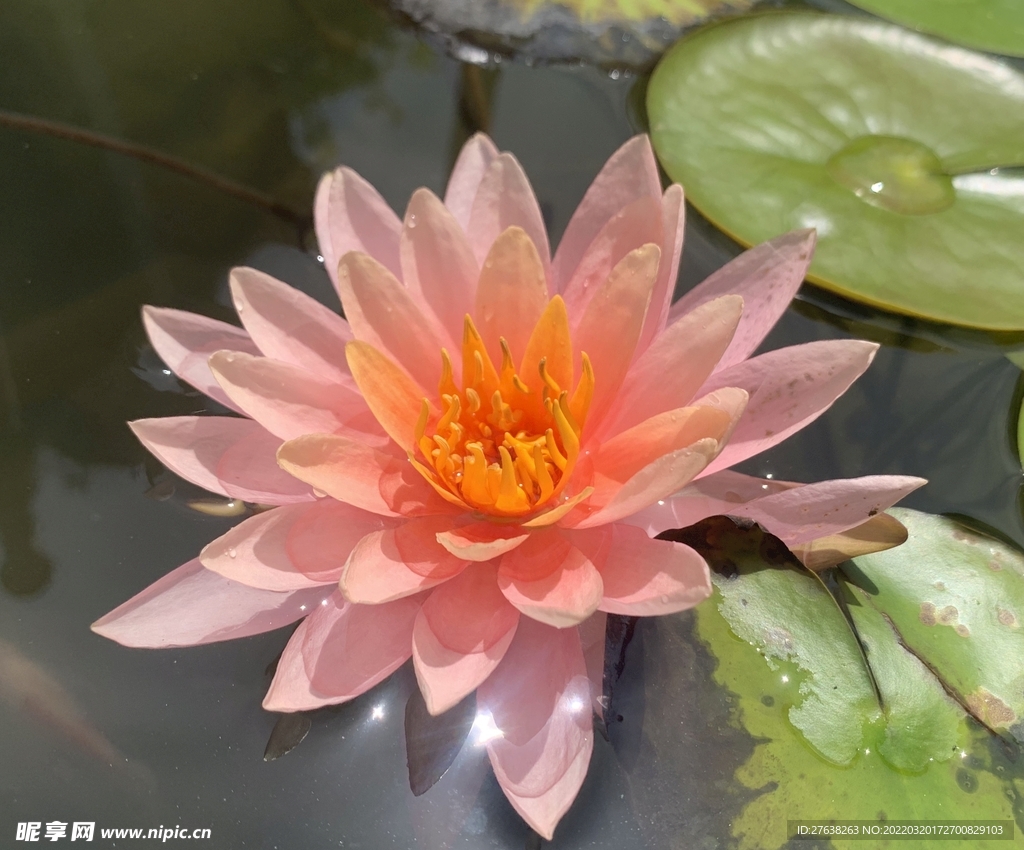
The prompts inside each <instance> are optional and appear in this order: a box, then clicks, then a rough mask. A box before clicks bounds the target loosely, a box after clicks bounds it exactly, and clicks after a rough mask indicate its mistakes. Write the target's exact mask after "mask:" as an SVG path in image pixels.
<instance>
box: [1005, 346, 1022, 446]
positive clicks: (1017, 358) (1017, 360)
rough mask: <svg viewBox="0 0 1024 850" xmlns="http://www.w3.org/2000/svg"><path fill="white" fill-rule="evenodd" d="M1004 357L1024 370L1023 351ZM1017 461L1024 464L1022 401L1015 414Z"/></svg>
mask: <svg viewBox="0 0 1024 850" xmlns="http://www.w3.org/2000/svg"><path fill="white" fill-rule="evenodd" d="M1006 356H1007V357H1008V358H1009V360H1010V362H1011V363H1013V365H1014V366H1017V367H1019V368H1020V369H1024V351H1011V352H1010V353H1009V354H1007V355H1006ZM1017 460H1019V461H1020V462H1021V464H1024V399H1022V400H1021V407H1020V410H1019V411H1018V412H1017Z"/></svg>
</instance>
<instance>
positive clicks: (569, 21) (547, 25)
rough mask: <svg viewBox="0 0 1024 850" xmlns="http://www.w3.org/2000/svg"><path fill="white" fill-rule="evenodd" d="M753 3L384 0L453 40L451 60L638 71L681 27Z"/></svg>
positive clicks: (717, 0) (741, 0)
mask: <svg viewBox="0 0 1024 850" xmlns="http://www.w3.org/2000/svg"><path fill="white" fill-rule="evenodd" d="M752 2H753V0H490V2H487V3H481V2H480V0H390V5H391V6H392V7H393V8H395V9H396V10H397V11H399V12H401V13H402V14H404V15H406V16H408V17H409V18H411V19H412V20H413V21H415V22H416V23H418V24H419V25H421V26H422V27H424V28H425V29H427V30H429V31H431V32H440V33H443V34H445V35H446V36H447V37H449V38H450V39H452V40H453V42H454V44H455V50H454V52H455V54H456V55H457V56H459V58H462V59H465V60H467V61H471V62H485V61H487V60H488V59H489V53H490V52H492V51H493V52H497V53H504V54H509V53H514V54H517V55H520V56H526V57H529V58H533V59H540V60H543V61H555V62H557V61H567V60H569V61H575V60H584V61H588V62H596V63H599V64H605V65H615V66H616V67H632V68H641V67H645V66H649V65H650V63H651V62H652V61H653V60H654V59H656V58H657V57H658V56H660V55H661V53H662V52H664V51H665V49H666V48H668V47H669V46H670V45H671V44H672V43H673V42H675V41H676V39H678V38H679V35H680V33H681V32H682V30H683V29H684V28H686V27H689V26H693V25H694V24H698V23H701V22H703V21H705V20H707V19H708V18H710V17H712V16H715V15H722V14H727V13H730V12H737V11H742V10H744V9H747V8H749V7H750V5H751V4H752Z"/></svg>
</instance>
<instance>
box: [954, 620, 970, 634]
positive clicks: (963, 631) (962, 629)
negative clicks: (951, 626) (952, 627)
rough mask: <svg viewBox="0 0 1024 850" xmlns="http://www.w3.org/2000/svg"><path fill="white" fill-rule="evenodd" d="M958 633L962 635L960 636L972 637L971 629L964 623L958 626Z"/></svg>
mask: <svg viewBox="0 0 1024 850" xmlns="http://www.w3.org/2000/svg"><path fill="white" fill-rule="evenodd" d="M956 633H957V634H958V635H960V637H970V636H971V630H970V629H969V628H967V626H965V625H964V624H963V623H960V624H959V625H958V626H957V627H956Z"/></svg>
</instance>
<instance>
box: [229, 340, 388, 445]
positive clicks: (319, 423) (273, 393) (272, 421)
mask: <svg viewBox="0 0 1024 850" xmlns="http://www.w3.org/2000/svg"><path fill="white" fill-rule="evenodd" d="M210 370H211V371H212V372H213V375H214V377H215V378H216V379H217V381H218V383H219V384H220V385H221V387H223V389H224V392H226V393H227V394H228V397H229V398H230V399H231V400H232V401H233V402H235V404H237V405H238V406H239V407H240V408H241V409H242V411H243V412H245V413H246V414H248V415H249V416H251V417H252V418H253V419H255V420H256V421H257V422H259V423H260V424H261V425H262V426H263V427H264V428H266V429H267V430H268V431H270V433H272V434H275V435H277V436H278V437H280V438H281V439H282V440H293V439H295V438H296V437H301V436H302V435H303V434H319V433H326V434H333V433H336V432H339V431H349V430H352V431H355V432H358V433H360V434H365V433H366V432H367V431H369V432H371V433H372V432H373V431H376V433H377V435H379V436H383V435H382V432H381V431H380V429H379V427H376V423H375V422H374V421H373V417H371V416H369V415H368V414H369V409H368V408H367V406H366V402H365V401H364V400H363V397H362V396H361V395H360V394H359V393H358V392H357V391H356V389H355V388H353V387H350V386H347V385H345V384H339V383H337V382H335V381H333V380H331V379H329V378H322V377H319V376H317V375H314V374H313V373H311V372H307V371H306V370H305V369H301V368H299V367H298V366H292V365H290V364H288V363H282V362H281V361H280V360H271V359H270V358H268V357H253V356H251V355H249V354H242V353H241V352H238V351H218V352H217V353H215V354H213V355H211V356H210ZM379 442H380V440H378V443H379Z"/></svg>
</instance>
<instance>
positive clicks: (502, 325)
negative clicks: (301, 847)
mask: <svg viewBox="0 0 1024 850" xmlns="http://www.w3.org/2000/svg"><path fill="white" fill-rule="evenodd" d="M547 303H548V288H547V281H546V280H545V276H544V266H543V264H542V263H541V259H540V255H539V254H538V253H537V249H536V247H535V246H534V244H533V242H532V241H531V240H530V237H529V235H528V234H527V233H526V231H524V230H522V229H521V228H518V227H511V228H509V229H508V230H506V231H504V232H503V233H502V234H501V235H500V236H498V237H497V239H496V240H495V242H494V244H493V245H492V246H491V250H490V253H489V254H488V255H487V258H486V259H485V260H484V263H483V268H482V269H481V271H480V282H479V286H478V287H477V291H476V306H475V309H474V311H473V315H474V318H475V319H476V326H477V330H479V332H480V336H481V338H482V339H483V341H484V344H485V345H486V346H487V349H488V351H489V352H490V354H491V359H492V360H493V361H494V362H495V363H496V364H500V363H501V345H500V339H501V338H502V337H504V338H505V341H506V342H507V343H508V345H509V349H510V350H511V351H512V352H513V355H514V356H517V357H521V356H522V355H523V353H524V352H525V351H526V346H527V343H529V341H530V336H531V335H532V333H533V329H534V327H536V325H537V322H538V321H539V320H540V317H541V315H543V313H544V308H545V307H546V306H547Z"/></svg>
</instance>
